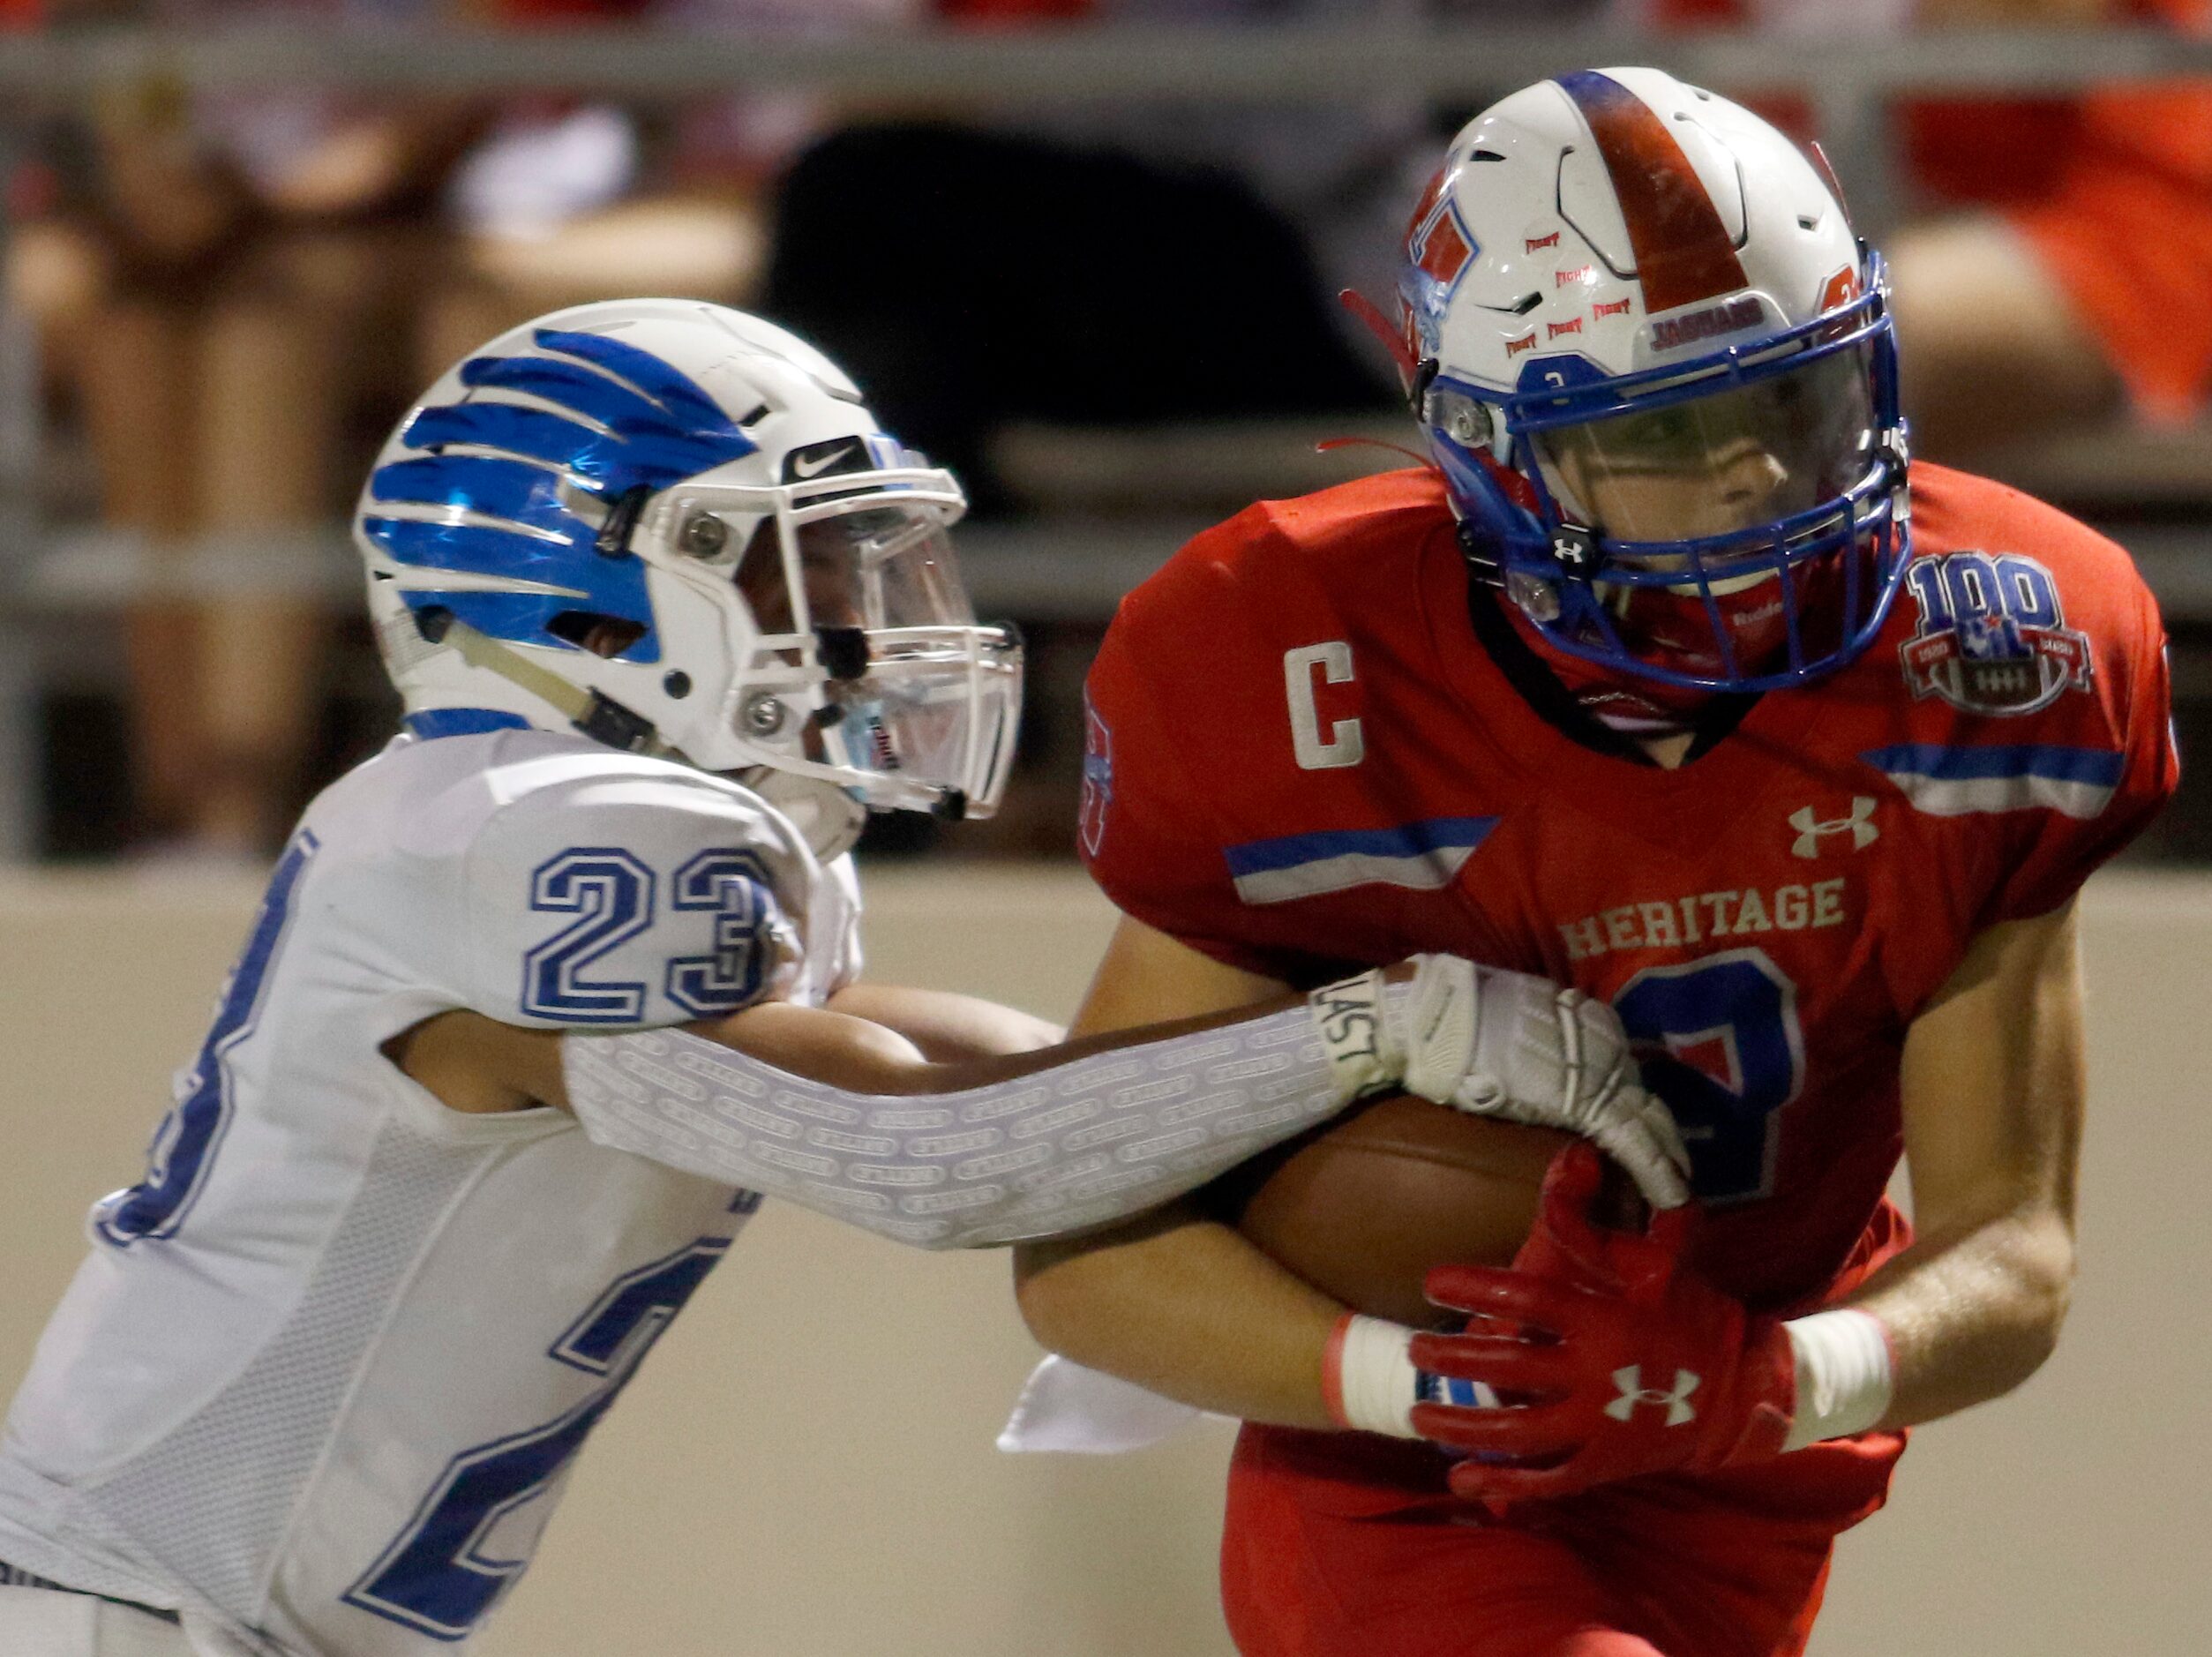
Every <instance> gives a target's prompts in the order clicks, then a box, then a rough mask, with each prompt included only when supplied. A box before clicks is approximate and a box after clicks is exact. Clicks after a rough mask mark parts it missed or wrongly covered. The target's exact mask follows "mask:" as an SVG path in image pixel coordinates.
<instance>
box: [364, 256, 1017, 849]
mask: <svg viewBox="0 0 2212 1657" xmlns="http://www.w3.org/2000/svg"><path fill="white" fill-rule="evenodd" d="M965 506H966V502H965V499H964V497H963V495H962V494H961V491H960V486H959V485H958V484H956V482H955V481H954V480H953V478H952V476H951V475H950V474H949V473H948V472H945V471H942V470H940V469H935V468H933V467H930V466H929V465H928V464H927V463H926V461H923V459H922V457H921V456H919V455H918V454H913V453H912V452H911V451H909V450H906V449H904V448H902V447H901V446H899V445H898V444H897V443H896V441H894V440H893V439H890V438H889V437H888V436H886V435H885V434H884V433H883V432H882V431H880V430H878V428H877V426H876V423H875V421H874V417H873V416H870V414H869V413H868V410H867V409H866V407H865V406H863V404H862V402H861V401H860V394H859V391H858V390H857V389H856V388H855V387H854V386H853V385H852V382H851V380H849V379H846V378H845V376H844V373H842V372H841V371H839V370H838V369H837V367H836V364H833V363H831V362H830V361H829V358H828V357H826V356H823V355H822V354H821V352H820V351H817V350H815V349H814V348H813V347H812V346H810V345H807V344H806V343H805V342H804V341H801V340H799V339H798V338H796V337H794V336H793V335H791V334H787V333H786V332H784V330H783V329H781V328H778V327H776V326H773V325H772V324H769V323H767V322H763V321H761V319H759V318H757V317H752V316H747V315H746V314H744V313H743V312H741V311H732V310H730V309H727V308H726V307H724V306H721V305H712V304H701V303H699V302H697V301H692V300H679V299H626V300H612V301H608V302H605V303H603V304H588V305H578V306H575V307H574V308H572V309H569V310H566V311H556V312H554V313H553V314H551V315H550V316H545V317H541V318H539V319H537V320H536V321H534V322H529V323H526V324H524V325H523V326H521V327H519V328H516V329H514V330H513V331H512V332H510V333H507V334H502V335H500V337H499V338H498V339H496V340H494V341H491V344H489V345H487V346H485V347H484V349H482V350H481V351H479V352H477V353H476V355H474V356H470V357H469V358H468V359H467V360H466V361H464V362H462V363H461V364H459V365H458V366H456V367H455V368H454V369H452V370H451V371H448V372H447V373H446V374H445V375H444V376H443V377H442V378H440V379H439V381H438V383H437V384H436V385H434V386H431V388H430V390H429V392H428V393H426V394H424V397H423V399H422V401H420V402H418V403H417V404H416V406H415V407H414V408H413V409H410V410H409V412H408V414H407V416H406V417H405V418H404V419H402V420H401V422H400V424H399V426H398V429H397V430H396V431H394V433H393V435H392V438H391V440H390V441H389V442H387V443H386V445H385V446H384V451H383V453H382V454H380V455H379V457H378V461H377V465H376V468H375V469H374V470H373V471H372V472H371V474H370V476H369V481H368V484H367V486H366V487H365V488H364V490H363V491H362V495H361V501H360V505H359V506H358V507H357V508H356V512H355V515H354V526H353V527H354V540H355V544H356V545H357V546H358V547H359V548H360V551H361V554H362V557H363V558H364V559H365V560H366V561H367V565H368V576H369V605H370V611H371V615H372V617H373V618H374V620H375V622H376V626H377V633H378V639H379V644H380V646H381V648H382V649H383V652H384V656H385V662H386V666H387V667H388V668H389V669H390V671H391V674H392V679H393V682H394V684H395V685H397V686H398V687H399V690H400V694H401V696H402V697H403V698H404V699H405V701H406V704H407V716H408V723H409V726H410V728H412V729H414V730H415V731H417V732H419V733H424V734H444V733H451V732H457V731H478V730H492V729H497V728H499V727H501V726H505V725H530V726H536V727H539V728H543V729H552V730H559V729H563V728H569V727H573V728H575V729H578V730H581V731H583V732H584V733H585V734H587V735H589V736H591V737H593V738H596V739H598V740H600V741H603V742H606V743H609V744H611V746H615V747H619V748H624V749H628V750H634V751H638V752H649V753H667V754H671V755H672V756H673V757H677V758H680V759H682V760H684V761H688V762H689V763H691V764H693V765H695V766H698V767H700V768H701V769H706V770H710V771H739V772H750V771H754V770H759V769H766V770H768V771H770V772H773V773H776V774H778V778H779V779H780V780H783V781H784V782H785V783H786V784H788V783H789V782H790V781H791V780H792V779H806V782H807V783H808V784H813V785H814V791H815V792H820V791H821V790H822V788H823V787H824V786H825V785H826V786H827V787H828V788H834V789H836V790H840V791H844V792H845V793H846V794H848V795H849V796H851V798H854V799H858V800H859V801H860V802H861V803H863V804H865V805H866V806H872V807H879V808H896V809H904V810H926V811H932V812H935V813H937V814H941V815H947V816H960V815H967V816H986V815H988V814H990V813H991V812H992V811H993V810H994V808H995V807H996V806H997V804H998V800H999V797H1000V795H1001V791H1003V789H1004V787H1005V784H1006V776H1007V769H1008V767H1009V764H1010V762H1011V761H1012V757H1013V748H1014V731H1015V724H1016V719H1017V717H1018V715H1019V712H1020V704H1021V683H1022V656H1021V649H1020V646H1019V644H1018V642H1017V641H1016V639H1015V637H1014V636H1013V634H1011V633H1010V632H1009V631H1008V630H1006V629H1003V628H998V627H985V626H977V625H976V622H975V619H974V615H973V612H972V611H971V608H970V606H969V604H968V600H967V596H966V594H965V592H964V589H962V586H961V583H960V578H959V574H958V573H957V571H956V568H955V566H954V564H953V559H952V549H951V545H950V543H949V539H948V537H947V534H946V531H947V529H948V528H949V526H950V525H951V524H952V523H953V522H954V521H955V520H956V519H957V518H958V517H959V516H960V514H961V513H962V512H963V511H964V509H965ZM801 792H805V790H804V789H802V790H801Z"/></svg>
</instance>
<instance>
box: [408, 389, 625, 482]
mask: <svg viewBox="0 0 2212 1657" xmlns="http://www.w3.org/2000/svg"><path fill="white" fill-rule="evenodd" d="M401 442H403V443H405V444H406V445H407V446H408V447H409V448H411V449H427V448H434V447H436V446H439V445H441V444H446V443H469V444H474V445H476V446H477V447H479V448H486V449H504V450H506V452H507V453H508V454H520V455H522V456H524V457H525V458H526V459H529V460H533V461H547V462H548V463H550V464H551V465H554V466H561V467H566V469H568V470H570V471H572V472H575V473H578V474H580V475H581V476H585V477H589V478H598V477H603V476H606V474H607V473H608V472H609V471H611V469H613V468H615V467H616V466H619V465H620V464H621V463H622V461H623V459H624V457H625V455H626V453H627V452H628V450H629V448H630V445H628V444H627V443H625V442H624V441H623V440H622V439H620V438H618V437H612V436H610V435H608V434H606V433H604V432H599V431H593V430H592V429H591V428H590V427H589V426H585V425H579V424H576V422H574V420H564V419H562V418H561V417H560V416H559V415H557V414H551V413H549V412H547V411H546V410H545V409H525V408H523V407H522V406H521V404H519V403H512V402H457V403H448V404H446V406H445V407H444V408H442V409H424V410H423V411H422V412H421V413H420V414H418V415H416V416H415V418H414V419H413V420H411V421H409V423H408V427H407V430H406V431H404V432H402V433H401Z"/></svg>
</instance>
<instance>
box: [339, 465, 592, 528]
mask: <svg viewBox="0 0 2212 1657" xmlns="http://www.w3.org/2000/svg"><path fill="white" fill-rule="evenodd" d="M369 496H370V499H372V500H384V501H392V502H394V503H400V504H410V503H411V504H413V505H416V506H463V507H466V508H467V509H468V510H469V511H470V512H475V513H481V514H484V516H485V517H487V518H505V519H506V520H507V521H509V522H512V523H520V524H526V525H528V526H529V528H531V529H553V530H558V531H560V532H562V533H563V534H565V535H566V536H568V537H569V538H570V539H571V540H572V541H573V540H574V531H575V530H576V529H577V527H578V526H579V524H580V523H581V520H580V519H579V518H578V517H577V516H576V514H574V513H573V512H571V511H570V510H569V508H568V506H567V504H566V502H564V501H563V500H562V499H561V498H560V474H559V473H558V472H549V471H547V470H546V469H544V467H542V466H533V465H531V464H530V462H529V461H505V460H491V459H487V458H484V457H482V456H478V455H473V454H441V455H439V456H437V457H436V458H435V459H431V460H422V461H394V462H393V463H392V464H391V465H389V466H379V468H377V469H376V470H375V471H374V472H373V473H371V475H370V477H369Z"/></svg>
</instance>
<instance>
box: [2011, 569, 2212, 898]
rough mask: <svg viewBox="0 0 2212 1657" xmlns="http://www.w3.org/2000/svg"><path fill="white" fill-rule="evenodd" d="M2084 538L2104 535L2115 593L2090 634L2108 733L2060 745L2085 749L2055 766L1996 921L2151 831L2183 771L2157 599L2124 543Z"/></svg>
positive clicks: (2076, 879)
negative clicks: (2045, 804) (2089, 741)
mask: <svg viewBox="0 0 2212 1657" xmlns="http://www.w3.org/2000/svg"><path fill="white" fill-rule="evenodd" d="M2085 539H2093V540H2094V541H2095V542H2096V555H2097V556H2096V559H2094V560H2093V564H2094V566H2095V567H2094V571H2093V573H2094V574H2095V575H2096V577H2097V578H2098V585H2099V586H2100V587H2102V588H2103V589H2104V591H2105V592H2106V593H2108V594H2109V595H2110V596H2111V603H2110V604H2109V605H2100V606H2099V607H2098V608H2099V611H2100V612H2101V613H2100V615H2099V616H2098V618H2097V621H2096V624H2095V625H2093V627H2092V634H2091V644H2090V649H2091V651H2092V654H2093V659H2094V661H2095V664H2096V665H2095V670H2094V671H2095V673H2096V679H2097V683H2096V686H2095V687H2094V688H2095V692H2096V700H2097V704H2098V708H2099V710H2100V712H2101V714H2102V724H2103V729H2104V731H2105V733H2106V735H2105V740H2104V741H2103V742H2101V743H2097V744H2095V745H2094V746H2088V745H2085V746H2070V747H2067V748H2064V749H2058V750H2053V752H2055V753H2060V754H2068V755H2075V756H2078V758H2076V759H2074V760H2073V761H2071V762H2070V766H2069V767H2068V768H2065V769H2070V770H2071V773H2072V774H2071V775H2070V776H2058V775H2055V774H2054V776H2053V778H2052V781H2053V788H2052V799H2053V800H2054V802H2055V803H2054V804H2052V805H2051V806H2050V807H2049V808H2047V809H2044V810H2042V811H2038V812H2036V814H2034V818H2035V821H2034V825H2033V828H2032V832H2031V833H2030V834H2029V835H2028V837H2027V839H2026V840H2025V843H2024V844H2022V845H2021V847H2020V848H2019V850H2018V851H2017V854H2016V856H2015V857H2014V858H2013V862H2012V866H2011V867H2010V868H2009V869H2008V870H2007V871H2006V874H2005V875H2004V877H2003V879H2002V880H2001V881H2000V882H1999V884H1998V888H1997V889H1996V891H1995V893H1994V894H1993V896H1992V899H1991V904H1990V907H1989V910H1988V911H1987V918H1988V920H1989V921H1990V922H1991V923H1994V922H1998V921H2006V920H2024V919H2027V918H2030V917H2033V916H2036V915H2043V914H2048V913H2050V912H2051V911H2052V910H2054V909H2057V908H2058V907H2059V906H2060V905H2061V904H2063V903H2066V902H2067V901H2068V900H2069V899H2070V898H2072V897H2073V895H2074V894H2075V893H2076V892H2078V891H2079V890H2081V884H2082V882H2083V881H2086V880H2088V878H2089V876H2090V874H2091V873H2094V872H2095V871H2096V868H2097V867H2098V866H2099V865H2101V864H2103V863H2104V862H2105V861H2107V860H2108V859H2110V858H2112V857H2113V856H2114V855H2115V854H2117V853H2118V851H2120V850H2121V849H2122V848H2124V847H2125V846H2126V844H2127V843H2128V842H2130V841H2131V840H2133V839H2134V838H2135V836H2137V835H2139V834H2141V832H2142V831H2143V829H2144V828H2145V827H2146V826H2147V825H2148V823H2149V822H2150V821H2151V819H2152V818H2154V817H2156V815H2157V814H2158V813H2159V811H2160V810H2161V809H2163V806H2165V804H2166V802H2167V800H2168V799H2171V797H2172V795H2173V791H2174V789H2175V787H2176V786H2177V785H2178V783H2179V782H2180V779H2181V762H2180V760H2179V757H2178V754H2176V752H2175V748H2174V740H2173V724H2172V717H2171V714H2172V709H2171V693H2170V689H2169V684H2168V673H2167V664H2166V634H2165V628H2164V626H2163V624H2162V623H2161V622H2160V620H2159V618H2158V606H2157V603H2156V600H2154V599H2153V598H2152V596H2151V595H2150V592H2149V589H2148V588H2146V587H2145V586H2144V585H2143V582H2142V580H2141V577H2140V576H2139V575H2138V574H2136V573H2135V569H2134V566H2133V562H2132V561H2131V560H2130V559H2128V557H2127V555H2126V553H2125V552H2123V551H2120V550H2119V549H2118V547H2117V546H2114V545H2112V544H2111V543H2109V542H2105V541H2103V538H2102V537H2092V536H2087V533H2086V532H2085ZM2057 769H2060V768H2054V773H2055V771H2056V770H2057Z"/></svg>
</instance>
